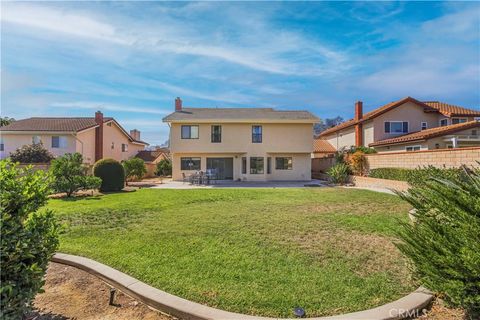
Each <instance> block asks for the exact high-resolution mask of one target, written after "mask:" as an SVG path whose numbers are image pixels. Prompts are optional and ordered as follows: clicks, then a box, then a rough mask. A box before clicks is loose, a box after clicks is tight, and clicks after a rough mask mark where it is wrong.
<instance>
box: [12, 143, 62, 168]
mask: <svg viewBox="0 0 480 320" xmlns="http://www.w3.org/2000/svg"><path fill="white" fill-rule="evenodd" d="M53 158H55V157H54V155H53V154H52V153H50V151H48V150H47V149H45V148H44V147H43V144H42V143H34V144H27V145H24V146H22V147H20V148H18V149H17V150H15V151H14V152H12V153H10V159H12V161H13V162H20V163H50V161H52V159H53Z"/></svg>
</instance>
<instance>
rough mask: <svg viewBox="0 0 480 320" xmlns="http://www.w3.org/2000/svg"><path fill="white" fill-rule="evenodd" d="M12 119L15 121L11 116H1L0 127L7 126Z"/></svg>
mask: <svg viewBox="0 0 480 320" xmlns="http://www.w3.org/2000/svg"><path fill="white" fill-rule="evenodd" d="M13 121H15V119H13V118H9V117H1V118H0V127H4V126H8V125H9V124H10V123H12V122H13Z"/></svg>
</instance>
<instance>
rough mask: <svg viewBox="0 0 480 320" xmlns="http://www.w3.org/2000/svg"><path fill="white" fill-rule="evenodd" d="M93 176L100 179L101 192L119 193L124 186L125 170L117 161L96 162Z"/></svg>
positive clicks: (102, 160)
mask: <svg viewBox="0 0 480 320" xmlns="http://www.w3.org/2000/svg"><path fill="white" fill-rule="evenodd" d="M93 175H94V176H95V177H99V178H100V179H102V185H101V186H100V190H101V191H120V190H122V189H123V187H124V186H125V170H124V169H123V166H122V164H121V163H120V162H118V161H117V160H114V159H101V160H98V161H97V162H96V163H95V166H94V167H93Z"/></svg>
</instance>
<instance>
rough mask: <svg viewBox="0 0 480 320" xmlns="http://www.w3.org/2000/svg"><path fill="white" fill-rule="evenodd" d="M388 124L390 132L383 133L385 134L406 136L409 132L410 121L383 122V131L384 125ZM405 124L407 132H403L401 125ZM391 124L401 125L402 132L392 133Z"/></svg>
mask: <svg viewBox="0 0 480 320" xmlns="http://www.w3.org/2000/svg"><path fill="white" fill-rule="evenodd" d="M387 122H388V123H390V132H385V133H386V134H393V135H399V134H406V133H409V132H410V121H404V120H395V121H384V122H383V131H385V123H387ZM404 122H406V123H407V127H408V128H407V132H403V123H404ZM392 123H401V124H402V132H392Z"/></svg>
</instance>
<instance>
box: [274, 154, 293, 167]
mask: <svg viewBox="0 0 480 320" xmlns="http://www.w3.org/2000/svg"><path fill="white" fill-rule="evenodd" d="M292 164H293V160H292V157H281V158H275V169H277V170H292Z"/></svg>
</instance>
